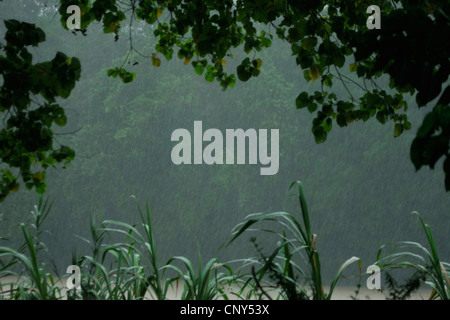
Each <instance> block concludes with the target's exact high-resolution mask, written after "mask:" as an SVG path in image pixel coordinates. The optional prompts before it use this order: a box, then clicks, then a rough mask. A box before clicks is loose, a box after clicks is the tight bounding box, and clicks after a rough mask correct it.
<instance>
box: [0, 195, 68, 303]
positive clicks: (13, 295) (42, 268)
mask: <svg viewBox="0 0 450 320" xmlns="http://www.w3.org/2000/svg"><path fill="white" fill-rule="evenodd" d="M51 206H52V205H51V203H49V202H48V200H46V201H45V202H44V201H43V199H42V197H40V198H39V202H38V205H36V206H34V208H33V211H31V215H32V218H33V223H31V224H30V225H25V224H23V223H21V224H20V225H19V226H20V229H21V231H22V234H23V238H24V243H23V245H22V246H20V248H19V249H18V250H14V249H11V248H9V247H4V246H2V247H0V259H3V260H4V259H6V262H4V261H3V262H2V267H1V269H0V294H2V295H3V297H6V298H9V299H27V300H35V299H43V300H53V299H58V298H59V297H60V296H61V288H60V287H59V286H58V285H57V283H56V280H55V278H54V276H53V275H52V274H51V273H50V272H49V271H48V269H47V266H46V264H45V263H44V262H42V261H39V257H38V256H39V253H40V252H42V251H44V252H48V251H47V247H46V246H45V244H44V243H43V242H42V241H41V239H40V236H41V234H42V231H41V226H42V223H43V222H44V221H45V219H46V218H47V216H48V214H49V212H50V210H51ZM30 229H31V231H30ZM54 271H55V270H54ZM8 276H11V277H12V278H13V279H14V280H13V281H12V282H11V281H10V282H8V283H2V279H5V278H6V277H8ZM4 287H8V289H6V290H4V289H3V288H4Z"/></svg>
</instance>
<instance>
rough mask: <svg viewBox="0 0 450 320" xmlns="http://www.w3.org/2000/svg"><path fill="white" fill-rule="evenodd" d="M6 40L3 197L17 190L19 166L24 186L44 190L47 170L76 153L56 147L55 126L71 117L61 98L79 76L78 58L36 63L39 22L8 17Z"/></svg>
mask: <svg viewBox="0 0 450 320" xmlns="http://www.w3.org/2000/svg"><path fill="white" fill-rule="evenodd" d="M4 25H5V27H6V33H5V38H4V40H5V43H1V42H0V76H1V78H0V79H1V80H0V83H1V88H0V112H1V113H2V115H3V114H4V116H3V117H2V118H3V123H2V126H1V127H0V128H1V130H0V158H1V161H2V163H3V164H6V165H7V166H8V167H9V168H0V174H1V176H0V201H2V200H4V199H5V197H6V196H7V195H8V194H9V193H10V192H11V191H17V190H18V188H19V184H18V182H17V177H16V176H15V175H14V174H13V172H11V169H12V168H16V169H18V171H19V172H20V175H21V176H22V179H23V181H24V183H25V186H26V187H27V188H28V189H32V188H33V187H34V188H35V189H36V191H37V192H38V193H41V194H42V193H43V192H44V191H45V189H46V185H45V169H46V168H48V167H49V166H55V164H56V163H60V162H64V163H67V162H69V161H70V160H72V159H73V157H74V155H75V153H74V151H73V150H72V149H70V148H69V147H67V146H64V145H60V146H59V147H58V148H55V147H54V145H53V136H54V133H53V130H52V125H53V124H56V125H58V126H64V125H65V124H66V121H67V118H66V115H65V112H64V109H63V108H62V107H61V106H60V105H59V104H58V103H57V102H56V98H57V97H61V98H68V97H69V95H70V93H71V91H72V89H73V88H74V87H75V82H76V81H77V80H78V79H79V78H80V72H81V66H80V62H79V60H78V59H76V58H69V57H67V56H66V55H65V54H64V53H62V52H57V53H56V55H55V57H54V58H53V59H52V60H51V61H44V62H39V63H33V57H32V55H31V54H30V52H29V51H28V47H29V46H33V47H37V46H38V45H39V43H41V42H44V41H45V33H44V32H43V31H42V30H41V29H40V28H37V27H36V26H35V25H33V24H30V23H26V22H20V21H17V20H6V21H4Z"/></svg>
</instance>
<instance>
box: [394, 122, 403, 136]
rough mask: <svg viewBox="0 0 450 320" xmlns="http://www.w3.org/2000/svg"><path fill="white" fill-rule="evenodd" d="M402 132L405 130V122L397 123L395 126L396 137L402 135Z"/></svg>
mask: <svg viewBox="0 0 450 320" xmlns="http://www.w3.org/2000/svg"><path fill="white" fill-rule="evenodd" d="M402 132H403V124H401V123H396V124H395V126H394V137H398V136H400V135H401V134H402Z"/></svg>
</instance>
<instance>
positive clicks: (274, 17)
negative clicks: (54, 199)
mask: <svg viewBox="0 0 450 320" xmlns="http://www.w3.org/2000/svg"><path fill="white" fill-rule="evenodd" d="M70 5H76V6H78V7H79V8H80V13H81V21H80V30H79V31H80V32H82V33H83V34H86V32H87V28H88V27H89V25H90V24H91V23H92V22H94V21H100V22H101V23H102V25H103V31H104V32H105V33H111V34H113V35H114V38H115V40H117V38H118V37H119V34H120V33H119V30H120V28H121V27H123V26H124V25H127V26H128V27H129V28H130V29H131V27H132V26H133V23H137V21H141V23H147V24H149V25H152V32H153V35H150V36H151V37H149V38H148V39H149V41H154V44H155V45H154V52H152V53H151V54H150V55H148V58H149V59H151V61H152V63H153V65H154V66H155V67H158V66H160V65H161V59H160V58H161V56H164V57H165V58H166V59H167V60H170V59H172V57H173V56H174V55H176V56H177V57H178V58H179V59H181V60H182V61H183V63H184V64H185V65H187V64H191V65H192V66H193V68H194V70H195V72H196V73H197V74H199V75H202V76H204V77H205V79H206V81H208V82H213V81H214V80H217V81H218V82H219V83H220V85H221V86H222V87H223V89H226V88H227V87H233V86H234V84H235V82H236V76H237V78H238V79H239V80H240V81H244V82H245V81H247V80H249V79H250V78H251V77H256V76H258V75H259V73H260V69H261V67H262V65H263V61H262V60H261V59H260V58H259V57H258V56H257V55H258V52H259V51H261V50H263V49H264V48H268V47H270V46H271V43H272V40H273V39H274V37H278V38H280V39H282V40H284V41H287V42H288V43H289V44H290V46H291V50H290V52H280V53H279V54H290V55H293V56H294V57H295V59H296V62H297V64H298V66H299V70H300V71H301V72H302V74H303V76H304V78H305V79H306V80H308V81H313V82H315V81H320V89H318V90H317V91H315V92H314V93H312V94H311V93H308V92H299V94H298V96H297V98H296V106H297V108H299V109H302V108H306V109H308V111H309V112H311V113H315V118H314V121H313V126H312V132H313V134H314V137H315V140H316V142H317V143H322V142H324V141H325V140H326V139H327V135H328V133H329V132H330V130H331V128H332V126H333V124H334V123H336V124H337V125H338V126H340V127H344V126H347V125H348V124H349V123H351V122H354V121H356V120H363V121H367V120H368V119H370V118H372V117H375V118H376V119H377V120H378V121H379V122H381V123H386V122H387V121H392V122H393V126H394V128H393V129H394V130H393V135H394V136H395V137H398V136H399V135H400V134H401V133H402V132H403V131H404V130H409V129H410V128H411V123H410V122H409V121H408V117H407V108H408V104H407V98H408V96H409V95H412V96H414V97H415V101H416V103H417V105H418V107H424V106H429V105H431V107H432V110H431V111H430V112H429V113H428V114H427V116H426V117H425V119H424V121H423V123H422V125H421V127H420V128H419V130H418V132H417V135H416V138H415V139H414V141H413V143H412V146H411V154H410V156H411V160H412V162H413V163H414V165H415V167H416V169H417V170H418V169H420V168H421V167H422V166H429V167H431V168H434V166H435V164H436V162H437V161H438V160H439V159H440V158H442V157H443V158H444V171H445V174H446V178H445V188H446V190H450V157H449V142H450V107H449V103H450V88H449V85H448V75H449V71H450V60H449V59H450V47H449V46H448V43H447V42H448V41H447V39H448V38H449V35H450V32H449V31H450V18H449V17H450V2H449V1H442V0H391V1H386V0H370V1H364V0H351V1H338V0H316V1H311V0H270V1H269V0H222V1H216V0H202V1H200V0H191V1H184V0H169V1H167V0H166V1H163V0H139V1H138V0H120V1H119V0H60V7H59V12H60V15H61V23H62V25H63V27H64V28H68V23H67V22H68V20H69V21H72V20H71V19H72V18H73V16H72V12H70V11H69V12H67V11H68V10H67V8H68V7H69V6H70ZM372 6H378V8H380V15H378V16H376V11H373V10H372V9H373V7H372ZM369 7H370V8H369ZM378 19H380V20H378ZM377 24H379V25H377ZM372 25H374V26H375V28H373V27H372ZM377 27H380V28H377ZM130 51H136V49H135V44H134V43H133V41H132V37H131V32H130ZM240 51H243V53H245V54H246V56H245V57H244V58H243V59H242V60H240V61H239V62H238V65H237V67H236V69H235V70H231V71H230V70H229V69H230V66H229V64H228V65H227V60H230V59H232V58H233V53H236V52H240ZM138 53H139V54H141V53H140V52H138ZM5 59H6V60H5V61H8V58H5ZM123 65H125V64H123ZM123 65H122V66H120V67H115V68H112V69H110V70H109V71H108V75H109V76H112V77H117V76H118V77H120V78H121V79H122V81H124V82H126V83H128V82H131V81H132V80H133V78H134V76H135V75H134V74H133V73H132V72H129V71H127V70H125V69H124V68H123ZM58 66H61V67H62V68H66V69H67V68H68V66H70V65H64V64H60V65H57V66H56V67H57V68H58ZM72 67H73V66H72ZM75 69H76V68H75ZM73 79H74V78H72V80H73ZM380 82H384V83H388V87H387V85H380ZM337 86H341V87H342V86H343V87H344V88H345V89H346V91H347V93H348V94H347V95H346V96H339V95H338V94H336V93H335V92H333V89H335V88H336V87H337ZM2 107H3V106H2ZM2 111H3V109H2ZM8 150H9V149H8ZM2 152H3V151H2ZM2 160H3V161H4V162H5V160H4V157H3V156H2ZM20 163H21V162H20V161H19V163H17V164H20ZM17 164H16V166H17ZM18 167H20V166H18ZM20 168H21V167H20ZM21 170H22V169H21ZM8 179H9V178H8ZM8 179H7V180H6V181H7V182H8V181H11V180H8ZM11 185H12V184H11V182H10V183H9V185H8V186H11Z"/></svg>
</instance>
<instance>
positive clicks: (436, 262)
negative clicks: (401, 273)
mask: <svg viewBox="0 0 450 320" xmlns="http://www.w3.org/2000/svg"><path fill="white" fill-rule="evenodd" d="M413 214H415V215H417V217H418V218H419V221H420V224H421V227H422V229H423V231H424V232H425V235H426V238H427V242H428V246H429V248H426V247H425V246H423V245H421V244H420V243H418V242H412V241H402V242H396V243H390V244H386V245H383V246H382V247H381V248H380V249H379V251H378V254H377V261H376V264H377V265H378V266H379V267H380V269H381V270H383V269H384V270H388V269H393V268H410V269H413V270H414V271H415V274H414V275H413V276H418V275H421V276H424V277H425V284H426V285H428V286H429V287H431V289H432V294H431V296H430V299H442V300H449V299H450V280H449V275H450V264H448V263H445V262H441V260H440V259H439V255H438V251H437V247H436V243H435V241H434V237H433V234H432V233H431V228H430V226H429V225H428V224H426V223H425V222H424V220H423V219H422V217H421V215H420V214H419V213H418V212H413ZM388 249H390V252H389V253H387V254H385V252H386V251H387V250H388Z"/></svg>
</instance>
